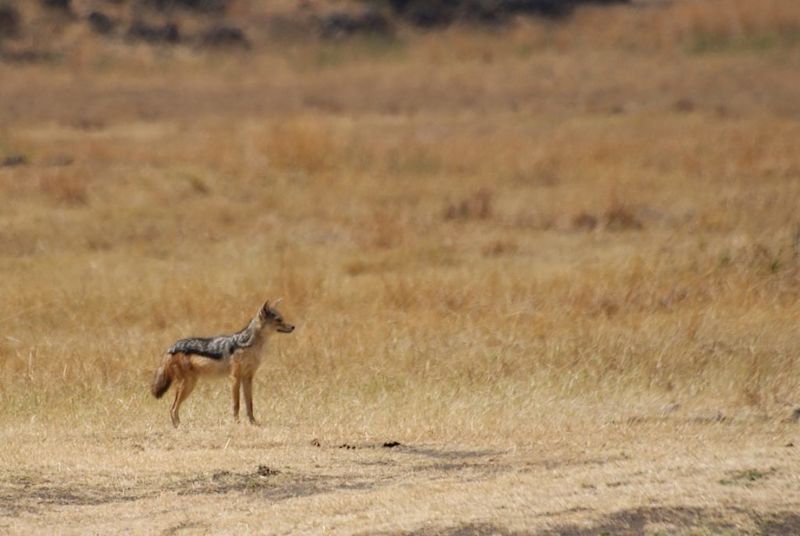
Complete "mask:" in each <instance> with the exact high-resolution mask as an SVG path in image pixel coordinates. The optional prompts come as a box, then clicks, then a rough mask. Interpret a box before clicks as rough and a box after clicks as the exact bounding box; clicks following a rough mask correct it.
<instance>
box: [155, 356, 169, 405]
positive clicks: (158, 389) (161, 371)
mask: <svg viewBox="0 0 800 536" xmlns="http://www.w3.org/2000/svg"><path fill="white" fill-rule="evenodd" d="M171 357H172V356H171V355H169V354H167V355H165V356H164V360H163V361H161V365H160V366H159V367H158V368H157V369H156V373H155V374H154V375H153V382H152V383H151V384H150V392H151V393H153V396H154V397H156V398H161V397H162V396H164V393H166V392H167V389H169V386H170V385H172V377H171V376H170V375H169V372H168V371H167V364H168V363H169V360H170V358H171Z"/></svg>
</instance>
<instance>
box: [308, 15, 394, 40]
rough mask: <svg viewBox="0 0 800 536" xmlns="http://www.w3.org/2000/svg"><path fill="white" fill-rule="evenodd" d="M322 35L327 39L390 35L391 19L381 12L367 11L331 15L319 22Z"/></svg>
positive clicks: (391, 29) (391, 30)
mask: <svg viewBox="0 0 800 536" xmlns="http://www.w3.org/2000/svg"><path fill="white" fill-rule="evenodd" d="M319 27H320V33H321V34H322V37H324V38H326V39H338V38H342V37H347V36H350V35H354V34H373V35H390V34H391V33H392V32H393V28H392V24H391V23H390V22H389V19H388V18H387V17H386V16H385V15H384V14H383V13H381V12H379V11H377V10H374V9H367V10H365V11H362V12H361V13H330V14H328V15H325V16H323V17H321V18H320V20H319Z"/></svg>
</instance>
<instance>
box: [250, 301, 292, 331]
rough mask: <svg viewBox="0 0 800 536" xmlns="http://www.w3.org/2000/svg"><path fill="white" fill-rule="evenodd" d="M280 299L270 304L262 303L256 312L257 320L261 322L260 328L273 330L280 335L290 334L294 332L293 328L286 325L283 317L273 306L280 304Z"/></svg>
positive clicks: (267, 302)
mask: <svg viewBox="0 0 800 536" xmlns="http://www.w3.org/2000/svg"><path fill="white" fill-rule="evenodd" d="M280 301H281V300H280V299H278V300H275V302H274V303H272V304H270V303H269V301H266V302H264V305H263V306H262V307H261V309H260V310H259V311H258V318H259V320H260V321H261V327H262V329H263V328H270V329H274V330H275V331H279V332H281V333H291V332H293V331H294V326H293V325H291V324H287V323H286V322H285V321H284V320H283V315H281V313H280V311H278V310H277V309H276V308H275V306H276V305H278V303H280Z"/></svg>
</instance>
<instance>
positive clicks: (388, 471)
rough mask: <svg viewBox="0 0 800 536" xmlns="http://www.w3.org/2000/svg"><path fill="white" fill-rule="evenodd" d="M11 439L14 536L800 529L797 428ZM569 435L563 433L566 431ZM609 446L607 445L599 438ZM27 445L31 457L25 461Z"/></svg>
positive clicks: (1, 519)
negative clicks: (460, 440) (494, 443)
mask: <svg viewBox="0 0 800 536" xmlns="http://www.w3.org/2000/svg"><path fill="white" fill-rule="evenodd" d="M159 428H160V427H148V428H147V429H140V428H139V429H137V427H134V429H133V430H126V427H124V426H119V427H118V428H117V429H116V430H114V431H110V432H94V433H93V432H92V430H91V428H90V427H88V426H87V427H86V429H85V430H73V431H69V430H54V429H53V427H42V426H37V425H29V426H22V427H21V430H19V431H17V432H14V433H11V432H10V431H8V430H6V431H5V432H4V434H3V435H4V437H3V442H4V444H5V445H6V455H5V456H4V459H3V464H2V467H1V468H0V471H2V473H0V474H1V475H2V479H1V482H2V484H0V529H2V530H3V532H5V533H10V534H30V533H31V532H36V533H45V532H47V533H53V532H55V533H58V534H87V533H102V534H123V533H130V532H131V531H133V532H135V533H149V534H208V533H214V534H217V533H222V534H229V533H230V534H233V533H242V532H244V533H264V534H285V533H294V532H303V533H319V532H328V533H336V534H359V533H365V534H419V535H423V534H424V535H428V534H447V535H454V534H542V535H545V534H569V535H590V534H594V535H599V534H631V535H634V534H794V533H796V532H797V531H798V530H800V515H799V514H798V511H799V510H798V509H800V486H798V484H799V482H798V476H797V471H796V467H797V464H798V449H797V447H796V446H795V445H794V438H795V437H796V436H797V432H796V425H794V424H792V425H787V424H782V425H781V424H775V423H769V422H765V421H764V419H763V418H758V417H754V418H748V419H731V418H725V417H722V416H708V417H693V418H688V417H683V416H676V417H673V416H662V417H654V418H649V419H648V418H632V419H629V420H627V421H626V422H609V423H605V424H604V425H603V426H602V430H597V429H592V428H593V425H591V424H587V427H586V429H588V430H591V433H592V435H593V436H594V438H595V439H594V440H592V439H589V438H586V441H585V442H584V444H583V445H582V444H581V443H582V441H581V438H580V436H581V430H580V428H578V429H572V430H570V431H569V434H570V439H567V438H566V435H565V434H564V432H565V431H563V430H562V431H558V430H553V431H552V434H550V435H549V437H543V438H539V439H538V440H537V443H538V445H537V446H534V447H529V448H518V447H514V448H508V447H506V448H502V447H496V448H491V447H481V446H475V445H456V444H453V445H450V444H437V443H420V444H402V443H398V442H396V441H394V440H393V439H392V438H391V437H387V438H386V440H385V441H382V440H377V441H376V440H372V441H351V442H345V443H338V442H335V443H332V442H328V441H320V440H318V439H313V438H312V439H310V440H307V441H305V440H303V441H297V440H286V436H287V435H292V434H291V432H289V431H287V430H280V429H277V430H276V429H274V428H272V427H269V426H264V427H259V428H250V427H246V426H237V425H230V426H225V425H221V426H218V427H205V428H201V429H197V427H196V426H191V425H189V426H186V428H185V429H182V430H179V431H173V430H168V429H166V427H164V428H162V429H159ZM559 436H561V437H559ZM598 437H603V438H604V441H603V442H602V444H599V445H598V444H594V443H595V442H596V440H597V439H596V438H598ZM26 449H29V450H30V452H26Z"/></svg>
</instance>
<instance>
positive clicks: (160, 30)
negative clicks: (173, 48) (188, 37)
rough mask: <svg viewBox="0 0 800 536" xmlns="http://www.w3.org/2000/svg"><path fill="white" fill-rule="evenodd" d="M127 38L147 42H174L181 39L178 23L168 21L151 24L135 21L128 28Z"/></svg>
mask: <svg viewBox="0 0 800 536" xmlns="http://www.w3.org/2000/svg"><path fill="white" fill-rule="evenodd" d="M127 36H128V39H131V40H133V41H146V42H148V43H156V44H157V43H167V44H175V43H178V42H179V41H180V39H181V37H180V32H179V31H178V25H177V24H175V23H173V22H168V23H166V24H164V25H161V26H159V25H151V24H147V23H145V22H141V21H135V22H133V23H132V24H131V26H130V28H128V33H127Z"/></svg>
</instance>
